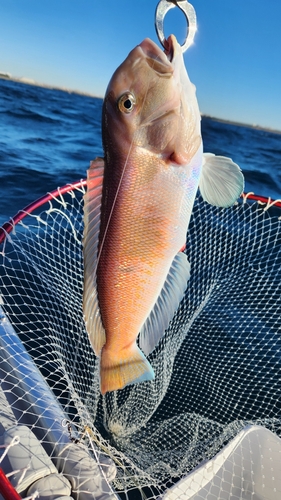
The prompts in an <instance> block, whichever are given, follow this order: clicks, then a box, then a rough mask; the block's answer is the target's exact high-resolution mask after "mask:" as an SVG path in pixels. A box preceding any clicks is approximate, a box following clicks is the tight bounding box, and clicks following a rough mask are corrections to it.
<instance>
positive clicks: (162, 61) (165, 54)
mask: <svg viewBox="0 0 281 500" xmlns="http://www.w3.org/2000/svg"><path fill="white" fill-rule="evenodd" d="M169 38H170V37H169ZM138 47H139V48H140V49H141V50H142V52H143V55H144V56H145V58H146V60H147V63H148V64H149V66H151V67H153V68H154V69H155V70H156V71H158V72H160V73H172V72H173V67H172V64H171V60H170V57H169V54H170V52H171V51H172V49H171V50H170V47H172V45H171V44H170V42H169V47H168V50H167V51H166V50H165V51H162V50H161V49H160V47H158V45H156V43H154V42H153V41H152V40H150V38H145V39H144V40H143V41H142V42H141V43H140V44H139V46H138ZM171 59H172V58H171Z"/></svg>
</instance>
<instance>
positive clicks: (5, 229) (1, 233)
mask: <svg viewBox="0 0 281 500" xmlns="http://www.w3.org/2000/svg"><path fill="white" fill-rule="evenodd" d="M86 185H87V179H81V180H80V181H76V182H72V183H70V184H66V185H65V186H63V187H61V188H57V189H54V191H51V192H49V193H47V194H45V195H44V196H41V197H40V198H38V199H37V200H35V201H33V202H32V203H30V204H29V205H27V206H26V207H25V208H23V209H22V210H20V211H19V212H18V213H17V214H16V215H15V216H14V217H12V218H11V219H10V220H9V221H8V222H5V224H3V226H2V227H0V244H1V243H3V241H4V240H5V238H6V236H7V234H10V233H11V231H12V230H13V228H14V227H15V226H16V225H17V224H18V223H19V222H20V221H21V220H22V219H24V217H26V216H27V215H29V214H31V213H32V212H33V211H34V210H36V208H39V207H41V206H42V205H44V203H46V202H48V201H49V200H51V199H53V198H57V197H58V196H60V195H63V194H66V193H70V192H71V191H74V189H79V188H82V187H86ZM241 197H242V198H243V199H244V200H245V201H246V200H252V201H257V202H260V203H262V204H265V205H268V204H270V205H274V206H275V207H277V208H281V201H279V200H277V201H275V200H272V199H271V198H266V197H265V196H260V195H258V194H254V193H243V194H242V195H241Z"/></svg>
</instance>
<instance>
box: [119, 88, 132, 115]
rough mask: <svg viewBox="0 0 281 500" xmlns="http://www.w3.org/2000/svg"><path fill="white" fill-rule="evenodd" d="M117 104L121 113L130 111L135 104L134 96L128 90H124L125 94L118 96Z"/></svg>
mask: <svg viewBox="0 0 281 500" xmlns="http://www.w3.org/2000/svg"><path fill="white" fill-rule="evenodd" d="M117 104H118V108H119V110H120V111H122V113H131V112H132V111H133V109H134V107H135V104H136V99H135V96H134V95H133V94H131V93H130V92H126V93H125V94H123V95H121V97H119V99H118V101H117Z"/></svg>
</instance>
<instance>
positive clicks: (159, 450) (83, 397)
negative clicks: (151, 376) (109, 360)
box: [0, 181, 281, 499]
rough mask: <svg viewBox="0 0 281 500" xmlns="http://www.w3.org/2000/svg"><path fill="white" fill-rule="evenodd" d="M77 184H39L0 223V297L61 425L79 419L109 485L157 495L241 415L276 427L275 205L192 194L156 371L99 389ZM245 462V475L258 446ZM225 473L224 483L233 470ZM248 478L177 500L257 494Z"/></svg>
mask: <svg viewBox="0 0 281 500" xmlns="http://www.w3.org/2000/svg"><path fill="white" fill-rule="evenodd" d="M84 186H85V181H82V182H80V183H76V184H75V185H70V186H68V187H65V188H63V189H61V190H58V191H57V192H56V193H53V194H51V195H48V197H47V198H44V199H43V200H42V201H41V202H40V203H37V204H36V207H35V208H36V210H33V209H34V205H33V206H32V207H31V209H30V210H27V212H31V213H29V214H27V213H26V212H22V213H21V214H20V216H19V217H18V218H17V219H16V222H18V224H16V225H15V224H14V223H8V224H6V225H5V226H4V230H1V231H2V232H1V235H2V236H1V237H2V240H3V241H2V244H1V247H0V249H1V255H0V259H1V260H0V265H1V266H0V270H1V272H0V286H1V303H2V308H3V311H4V313H5V314H6V316H7V318H8V320H9V322H10V323H11V324H12V326H13V328H14V329H15V331H16V333H17V335H18V337H19V338H20V340H21V342H22V344H23V345H24V346H25V348H26V350H27V351H28V353H29V355H30V356H31V357H32V359H33V361H34V363H35V365H36V366H37V367H38V368H39V370H40V372H41V373H42V375H43V378H44V379H45V380H46V381H47V383H48V385H49V386H50V387H51V388H52V390H53V392H54V394H55V396H56V398H57V400H58V401H59V402H60V404H61V405H62V407H63V410H64V412H65V414H66V415H67V419H68V425H69V429H70V430H69V432H70V434H71V432H72V431H71V429H77V434H76V438H78V440H81V443H83V444H84V445H85V446H86V447H88V449H89V450H90V452H91V453H92V451H93V449H94V450H96V453H98V452H102V454H104V455H107V456H109V457H110V458H111V460H112V462H113V464H114V466H115V471H116V475H115V477H114V474H113V476H112V478H111V480H110V481H111V486H112V488H113V490H114V491H115V492H116V495H118V496H119V497H120V498H126V499H130V498H133V499H138V498H140V499H141V498H147V499H156V498H166V497H165V494H167V491H168V488H169V487H171V486H173V485H174V484H175V483H176V482H177V481H178V480H180V479H182V478H183V477H184V476H186V475H187V474H188V473H190V472H191V471H193V470H194V469H195V468H196V467H197V466H198V465H199V464H202V462H203V461H206V460H210V459H212V458H213V457H214V456H215V455H216V454H217V453H218V452H219V451H220V450H221V449H223V447H224V446H225V445H226V444H227V443H229V442H230V441H231V440H232V439H233V438H235V437H236V436H237V435H238V433H239V432H240V431H241V430H242V429H244V428H245V426H247V425H249V424H251V425H258V426H263V427H265V428H266V429H268V430H270V431H271V432H273V433H274V434H275V435H276V436H280V434H281V404H280V389H281V382H280V373H281V372H280V368H281V316H280V313H281V251H280V248H281V245H280V244H281V236H280V235H281V232H280V225H281V220H280V219H281V209H280V203H273V204H272V203H271V202H270V200H263V203H261V202H260V201H254V202H253V201H250V199H249V197H248V198H247V197H244V198H243V199H242V200H240V201H239V202H238V203H237V204H236V205H235V206H233V207H232V208H229V209H220V208H215V207H212V206H210V205H208V204H206V203H205V202H203V200H202V199H201V198H200V197H199V198H197V199H196V202H195V206H194V210H193V215H192V219H191V222H190V226H189V230H188V234H187V248H186V253H187V255H188V259H189V261H190V263H191V277H190V281H189V282H188V286H187V290H186V293H185V296H184V299H183V300H182V302H181V304H180V307H179V309H178V311H177V313H176V314H175V316H174V318H173V320H172V322H171V323H170V326H169V329H168V330H167V332H166V334H165V336H164V338H163V339H162V340H161V342H160V344H159V345H158V346H157V348H156V349H155V351H154V352H153V353H152V354H151V355H150V356H149V360H150V362H151V364H152V366H153V369H154V371H155V381H153V382H147V383H142V384H137V385H135V386H129V387H126V388H125V389H123V390H122V391H118V392H116V393H109V394H107V395H106V396H105V397H102V396H101V395H100V392H99V378H98V372H99V365H98V360H97V359H96V357H95V355H94V353H93V350H92V348H91V346H90V343H89V340H88V335H87V333H86V330H85V326H84V321H83V313H82V290H83V258H82V235H83V194H84V191H85V188H84ZM48 198H49V200H48ZM41 203H43V205H42V206H41V207H40V205H41ZM38 207H39V208H38ZM136 307H137V304H136ZM4 327H5V325H4ZM0 356H1V351H0ZM10 362H11V366H12V365H13V359H11V360H10ZM2 382H5V380H4V381H2ZM16 386H17V383H16V380H15V385H14V387H13V386H10V387H9V390H10V391H12V392H13V391H15V393H16V392H17V390H16ZM6 391H7V389H6ZM6 393H7V392H6ZM18 397H21V398H22V399H23V400H24V399H26V400H27V401H28V400H29V394H28V393H26V394H23V395H21V396H18ZM29 411H30V414H31V413H32V412H33V409H32V408H30V409H27V410H25V413H26V416H27V417H28V412H29ZM26 420H28V419H26ZM33 420H34V419H33ZM35 427H36V423H34V424H32V425H31V429H33V428H35ZM274 453H275V454H274ZM98 456H99V455H98V454H95V459H96V460H97V461H98V460H99V458H98ZM277 458H278V459H279V463H281V460H280V450H279V451H278V452H276V450H275V452H274V450H273V451H272V456H271V459H272V461H273V463H277V461H276V460H277ZM242 467H243V468H244V470H245V471H246V475H247V474H248V476H247V477H248V483H249V484H250V483H251V478H253V475H254V472H255V467H256V465H255V457H254V456H252V461H251V460H248V461H246V460H245V461H244V462H243V464H242ZM279 468H280V466H279ZM225 473H226V471H225ZM233 474H234V475H235V457H234V458H233ZM279 476H280V474H279ZM227 481H228V482H229V488H230V491H232V493H233V492H234V490H235V488H234V485H233V478H232V479H231V476H229V479H227ZM248 483H247V484H248ZM249 484H248V490H247V488H246V487H245V484H244V486H243V488H242V486H241V488H242V489H241V491H242V493H240V496H233V497H232V496H229V497H228V496H223V495H224V493H223V491H222V486H218V490H217V497H214V496H202V497H201V496H196V497H195V496H194V497H193V496H190V494H189V496H188V493H185V492H184V491H183V495H185V494H186V496H182V497H179V496H178V498H208V499H209V498H210V499H211V498H212V499H213V498H255V497H252V496H250V497H249V496H247V495H248V493H249V491H250V490H249V488H250V487H249ZM269 484H270V485H269V490H268V491H269V493H268V492H267V494H266V495H265V497H264V498H276V499H277V498H280V497H281V487H280V480H279V478H278V477H276V475H275V476H274V475H272V478H270V483H269ZM199 486H200V485H199ZM202 486H203V484H202ZM231 488H232V489H231ZM233 488H234V489H233ZM245 488H246V489H245ZM235 491H237V490H235ZM239 491H240V490H239ZM243 491H244V493H243ZM245 491H246V493H247V491H248V493H247V494H246V493H245ZM78 494H79V492H78ZM233 494H234V493H233ZM244 494H245V496H243V495H244ZM271 495H272V496H271ZM274 495H276V496H274ZM95 498H109V497H107V496H106V494H105V496H100V497H98V496H97V497H95ZM167 498H170V497H168V496H167ZM171 498H172V497H171ZM173 498H174V497H173ZM175 498H176V497H175Z"/></svg>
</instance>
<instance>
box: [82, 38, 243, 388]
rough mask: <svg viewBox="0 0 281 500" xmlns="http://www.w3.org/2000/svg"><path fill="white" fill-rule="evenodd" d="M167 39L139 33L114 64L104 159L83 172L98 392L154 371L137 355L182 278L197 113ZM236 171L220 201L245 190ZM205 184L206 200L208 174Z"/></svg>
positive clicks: (165, 315)
mask: <svg viewBox="0 0 281 500" xmlns="http://www.w3.org/2000/svg"><path fill="white" fill-rule="evenodd" d="M168 43H169V47H168V49H167V55H166V54H165V53H163V52H162V51H161V50H160V49H159V48H158V47H157V45H155V44H154V43H153V42H152V41H150V40H148V39H146V40H144V41H143V42H142V44H140V45H139V46H137V47H136V48H135V49H134V50H133V51H132V52H131V53H130V54H129V56H128V57H127V59H126V60H125V61H124V62H123V64H121V66H120V67H119V68H118V69H117V70H116V72H115V73H114V75H113V77H112V79H111V81H110V83H109V85H108V89H107V92H106V96H105V100H104V107H103V144H104V151H105V160H104V162H103V160H101V159H97V160H95V161H94V162H92V163H91V167H90V169H89V171H88V189H87V193H86V195H85V209H84V211H85V218H84V221H85V231H84V301H83V307H84V315H85V321H86V328H87V331H88V334H89V337H90V340H91V343H92V346H93V348H94V351H95V353H96V354H97V356H100V357H101V360H100V384H101V392H102V393H103V394H104V393H106V392H107V391H113V390H116V389H120V388H122V387H124V386H126V385H128V384H132V383H136V382H144V381H149V380H152V379H153V378H154V373H153V370H152V367H151V365H150V364H149V362H148V360H147V359H146V357H145V355H144V354H146V355H147V354H149V353H150V352H151V351H152V350H153V349H154V347H155V346H156V345H157V343H158V342H159V340H160V338H161V337H162V336H163V335H164V333H165V329H166V328H167V327H168V325H169V322H170V320H171V319H172V317H173V315H174V313H175V311H176V309H177V308H178V305H179V303H180V301H181V299H182V297H183V294H184V291H185V289H186V286H187V281H188V278H189V268H190V266H189V262H188V260H187V257H186V255H185V254H184V253H183V252H182V251H181V250H182V249H183V248H184V246H185V241H186V232H187V228H188V224H189V220H190V216H191V212H192V208H193V204H194V199H195V196H196V193H197V189H198V185H199V180H200V176H201V170H202V166H203V165H204V158H203V149H202V140H201V131H200V113H199V108H198V104H197V99H196V96H195V87H194V86H193V85H192V84H191V82H190V80H189V78H188V76H187V73H186V70H185V67H184V63H183V57H182V53H181V48H180V46H179V45H178V44H177V41H176V39H175V37H173V36H171V37H170V38H169V41H168ZM210 158H211V160H210ZM214 158H217V157H214ZM219 158H222V157H219ZM207 159H208V161H207V162H205V163H210V162H212V160H213V155H209V157H208V158H207ZM224 160H228V159H224ZM229 162H231V160H229ZM213 163H214V162H213ZM224 163H227V162H224ZM231 163H232V162H231ZM232 165H235V164H233V163H232ZM220 167H221V166H220ZM236 167H237V166H236V165H235V168H236ZM235 168H234V167H232V170H233V169H234V170H235ZM218 170H219V171H221V168H219V169H218ZM235 171H236V172H238V171H239V175H240V177H239V175H238V174H237V175H236V177H235V180H234V182H233V183H232V184H233V185H234V186H235V193H234V187H232V190H231V200H230V195H229V196H228V195H226V203H225V202H223V203H224V205H226V204H231V203H233V202H234V201H235V199H236V198H237V196H239V194H240V192H241V191H242V190H243V187H242V189H241V186H242V184H241V182H242V181H241V176H242V174H241V172H240V169H239V167H237V168H236V170H235ZM207 172H208V169H207ZM207 176H208V174H207ZM238 177H239V179H240V185H239V186H238V181H237V179H238ZM203 184H204V183H203ZM211 184H212V183H211ZM206 186H207V187H206ZM203 189H204V188H203ZM208 190H209V191H210V192H208ZM205 191H206V193H205V194H206V198H207V201H209V202H211V203H212V187H211V189H209V184H208V180H207V181H205ZM238 191H240V192H238ZM208 196H209V199H208ZM232 198H233V199H232ZM219 201H220V200H219ZM137 338H138V339H139V345H140V347H141V350H140V348H139V347H138V345H137Z"/></svg>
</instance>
